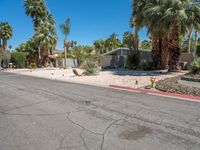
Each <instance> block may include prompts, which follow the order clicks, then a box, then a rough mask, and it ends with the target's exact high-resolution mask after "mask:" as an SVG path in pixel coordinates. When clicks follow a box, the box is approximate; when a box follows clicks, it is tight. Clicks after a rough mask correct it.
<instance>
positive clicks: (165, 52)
mask: <svg viewBox="0 0 200 150" xmlns="http://www.w3.org/2000/svg"><path fill="white" fill-rule="evenodd" d="M160 60H161V62H160V64H161V69H168V68H169V49H168V36H167V35H166V36H162V48H161V59H160Z"/></svg>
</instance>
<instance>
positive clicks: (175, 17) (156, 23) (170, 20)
mask: <svg viewBox="0 0 200 150" xmlns="http://www.w3.org/2000/svg"><path fill="white" fill-rule="evenodd" d="M140 2H142V0H140ZM141 12H143V13H142V14H143V16H144V17H143V19H144V20H143V21H142V22H143V23H144V24H145V26H147V28H148V30H149V33H150V34H151V35H152V37H153V46H152V47H153V52H152V53H153V54H154V52H155V54H161V57H159V58H160V60H165V62H167V59H169V70H170V71H178V70H179V58H180V47H179V39H180V35H181V34H185V33H186V32H187V31H188V27H190V26H191V22H192V24H193V25H195V24H199V23H200V16H199V15H200V9H199V7H197V6H196V5H195V4H194V3H191V1H189V0H168V1H166V0H159V1H158V0H146V4H145V6H144V7H143V8H142V9H141ZM192 12H195V13H192ZM191 14H194V15H193V19H192V21H190V20H189V19H188V18H190V19H191ZM189 22H190V23H189ZM154 48H155V49H156V50H154ZM166 48H167V49H166ZM163 49H164V50H163ZM162 52H164V54H165V52H166V53H168V52H169V58H168V57H164V59H162V56H163V55H164V54H162ZM164 56H167V55H164ZM160 60H158V61H160ZM161 65H162V64H161Z"/></svg>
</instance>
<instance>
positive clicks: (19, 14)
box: [0, 0, 147, 49]
mask: <svg viewBox="0 0 200 150" xmlns="http://www.w3.org/2000/svg"><path fill="white" fill-rule="evenodd" d="M46 2H47V4H48V8H49V10H50V12H51V13H52V14H53V16H54V18H55V20H56V28H57V32H58V36H59V42H58V45H57V48H59V49H61V48H62V47H63V44H62V43H63V38H64V36H63V35H62V32H61V31H60V29H59V26H60V24H61V23H63V22H64V21H65V20H66V18H67V17H70V18H71V33H70V35H69V40H76V41H77V42H78V44H82V45H92V43H93V41H94V40H97V39H104V38H106V37H108V36H109V35H110V34H112V33H113V32H115V33H117V34H118V35H119V38H122V35H123V32H125V31H128V30H130V27H129V18H130V16H131V0H46ZM0 10H1V13H0V22H2V21H8V22H9V23H10V24H11V25H12V26H13V28H14V36H13V38H12V39H11V40H9V41H8V44H11V45H13V47H14V48H15V47H17V46H18V45H19V44H20V43H22V42H25V41H27V40H28V39H29V38H30V37H31V36H32V35H33V23H32V20H31V18H30V17H28V16H26V14H25V10H24V8H23V0H0ZM146 38H147V37H146V30H145V29H143V30H142V31H141V32H140V39H141V40H144V39H146Z"/></svg>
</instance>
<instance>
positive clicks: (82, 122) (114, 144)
mask: <svg viewBox="0 0 200 150" xmlns="http://www.w3.org/2000/svg"><path fill="white" fill-rule="evenodd" d="M199 149H200V103H197V102H189V101H184V100H178V99H173V98H166V97H159V96H153V95H147V94H143V93H133V92H128V91H120V90H114V89H109V88H100V87H93V86H86V85H81V84H73V83H67V82H60V81H52V80H47V79H40V78H34V77H28V76H22V75H15V74H9V73H5V72H0V150H199Z"/></svg>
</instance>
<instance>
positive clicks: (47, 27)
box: [34, 13, 58, 66]
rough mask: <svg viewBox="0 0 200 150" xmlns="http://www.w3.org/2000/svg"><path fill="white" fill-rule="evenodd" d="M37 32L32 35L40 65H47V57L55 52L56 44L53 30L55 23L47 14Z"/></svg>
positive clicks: (55, 35)
mask: <svg viewBox="0 0 200 150" xmlns="http://www.w3.org/2000/svg"><path fill="white" fill-rule="evenodd" d="M46 15H47V16H46V17H45V19H44V21H43V23H41V25H40V28H39V30H38V31H37V32H36V33H35V35H34V40H35V43H36V45H37V46H38V49H39V57H40V56H41V58H42V64H43V65H44V66H47V65H48V56H49V53H50V51H52V50H55V47H56V44H57V40H58V37H57V34H56V30H55V21H54V20H53V18H52V17H51V15H50V14H49V13H47V14H46Z"/></svg>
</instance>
